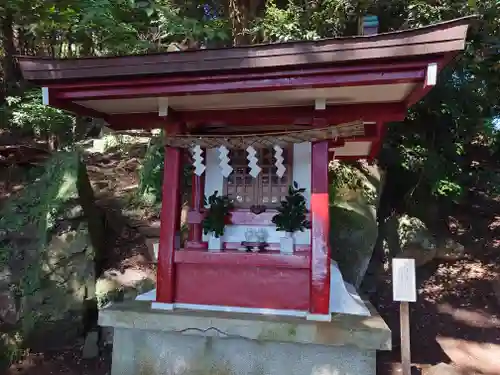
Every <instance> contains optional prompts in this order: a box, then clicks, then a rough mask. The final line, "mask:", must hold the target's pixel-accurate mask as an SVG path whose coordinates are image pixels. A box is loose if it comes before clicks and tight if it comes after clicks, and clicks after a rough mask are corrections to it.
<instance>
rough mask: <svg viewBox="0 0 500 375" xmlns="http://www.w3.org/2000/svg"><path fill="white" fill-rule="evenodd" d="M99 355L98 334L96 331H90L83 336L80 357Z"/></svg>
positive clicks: (89, 357)
mask: <svg viewBox="0 0 500 375" xmlns="http://www.w3.org/2000/svg"><path fill="white" fill-rule="evenodd" d="M98 356H99V334H98V333H97V332H96V331H91V332H89V333H88V334H87V337H85V343H84V344H83V350H82V358H83V359H91V358H96V357H98Z"/></svg>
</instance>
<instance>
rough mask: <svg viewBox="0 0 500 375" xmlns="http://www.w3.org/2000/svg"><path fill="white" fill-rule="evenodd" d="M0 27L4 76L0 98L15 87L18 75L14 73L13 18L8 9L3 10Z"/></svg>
mask: <svg viewBox="0 0 500 375" xmlns="http://www.w3.org/2000/svg"><path fill="white" fill-rule="evenodd" d="M0 27H1V34H2V45H3V49H4V58H3V61H2V69H3V75H4V77H3V78H4V82H3V83H4V85H3V87H2V91H1V93H0V97H2V96H3V95H8V94H9V93H10V92H11V91H12V90H13V89H15V88H16V87H17V79H18V77H19V75H18V74H17V71H16V64H15V60H14V56H15V55H16V44H15V41H14V16H13V14H12V11H11V10H10V9H8V8H7V9H5V13H4V16H3V17H2V18H0Z"/></svg>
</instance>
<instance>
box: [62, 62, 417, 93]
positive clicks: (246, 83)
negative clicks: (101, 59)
mask: <svg viewBox="0 0 500 375" xmlns="http://www.w3.org/2000/svg"><path fill="white" fill-rule="evenodd" d="M424 76H425V70H424V69H413V70H406V71H396V72H392V71H389V72H376V73H371V72H363V73H347V74H337V75H318V76H307V77H284V78H275V79H268V78H265V79H243V80H240V81H222V82H220V81H219V82H209V83H205V82H202V83H194V82H193V83H175V84H171V85H167V84H162V85H150V86H131V85H123V86H121V87H100V88H89V89H75V90H71V91H70V90H68V91H61V92H59V93H57V97H58V98H60V99H65V100H78V101H81V100H102V99H123V98H143V97H156V96H182V95H203V94H205V95H206V94H212V93H217V94H225V93H238V92H261V91H283V90H295V89H301V88H302V89H303V88H309V89H311V88H328V87H346V86H368V85H383V84H391V83H412V82H415V83H416V82H420V81H423V79H424Z"/></svg>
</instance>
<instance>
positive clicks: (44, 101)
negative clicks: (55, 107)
mask: <svg viewBox="0 0 500 375" xmlns="http://www.w3.org/2000/svg"><path fill="white" fill-rule="evenodd" d="M42 104H43V105H49V88H48V87H42Z"/></svg>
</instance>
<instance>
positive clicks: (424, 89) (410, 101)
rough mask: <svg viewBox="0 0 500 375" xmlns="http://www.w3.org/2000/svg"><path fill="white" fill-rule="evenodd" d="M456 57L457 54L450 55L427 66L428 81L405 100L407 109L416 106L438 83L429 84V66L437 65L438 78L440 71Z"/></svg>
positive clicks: (416, 88)
mask: <svg viewBox="0 0 500 375" xmlns="http://www.w3.org/2000/svg"><path fill="white" fill-rule="evenodd" d="M456 55H457V53H448V54H446V55H445V56H444V57H442V58H441V59H438V60H435V61H434V62H429V64H428V65H427V68H426V79H425V80H424V82H423V83H422V84H421V85H419V86H416V87H415V88H414V89H413V90H412V91H411V92H410V94H408V96H407V97H406V99H405V103H406V106H407V107H411V106H412V105H414V104H415V103H417V102H418V101H420V100H421V99H422V98H423V97H424V96H425V95H427V93H428V92H429V91H430V90H431V89H432V88H433V87H434V86H435V85H436V82H428V79H427V78H428V73H429V72H428V70H429V65H430V64H433V63H435V64H437V67H436V72H435V73H436V76H437V75H438V74H439V71H440V70H441V69H443V67H445V66H446V65H448V64H449V63H450V61H451V60H453V59H454V58H455V56H456Z"/></svg>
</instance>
